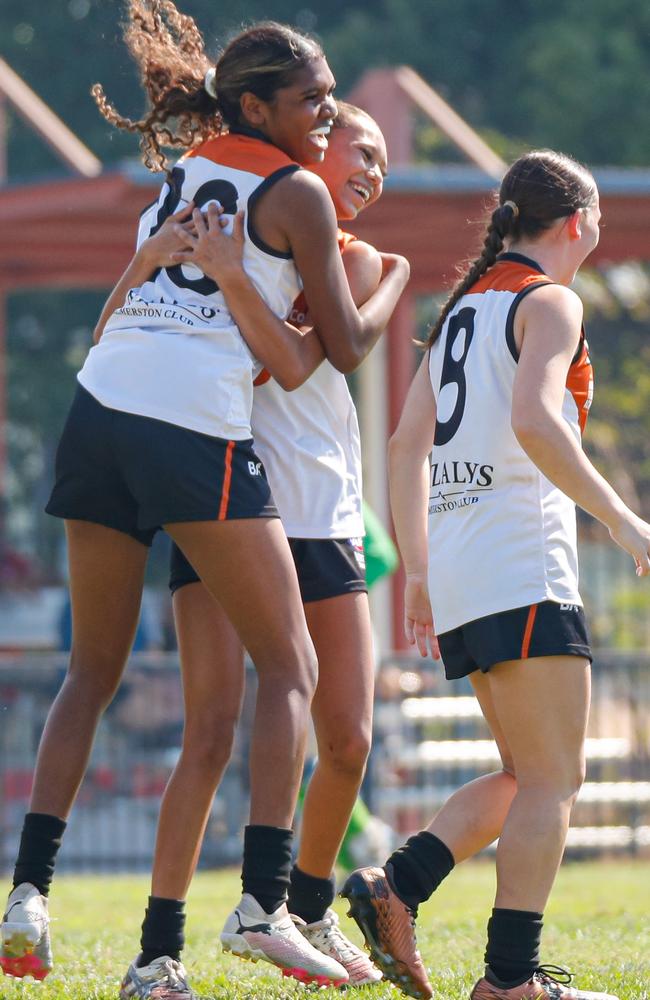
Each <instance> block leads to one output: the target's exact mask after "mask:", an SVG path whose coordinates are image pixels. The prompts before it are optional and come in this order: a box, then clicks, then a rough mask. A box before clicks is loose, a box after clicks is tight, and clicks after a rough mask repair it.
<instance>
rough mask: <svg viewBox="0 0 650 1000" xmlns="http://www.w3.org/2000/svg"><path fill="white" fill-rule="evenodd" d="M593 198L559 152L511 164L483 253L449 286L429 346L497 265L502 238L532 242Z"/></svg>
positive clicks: (590, 182)
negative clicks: (460, 303) (465, 297)
mask: <svg viewBox="0 0 650 1000" xmlns="http://www.w3.org/2000/svg"><path fill="white" fill-rule="evenodd" d="M596 194H597V189H596V182H595V181H594V178H593V177H592V175H591V174H590V173H589V171H588V170H587V168H586V167H583V166H582V164H581V163H578V162H576V160H573V159H572V158H571V157H570V156H566V155H565V154H564V153H555V152H553V150H550V149H540V150H534V151H532V152H530V153H525V154H524V155H523V156H520V157H519V159H518V160H515V162H514V163H513V164H512V166H511V167H510V168H509V170H508V171H507V173H506V175H505V176H504V178H503V180H502V182H501V187H500V189H499V193H498V195H497V196H496V199H495V200H496V206H495V208H494V210H493V211H492V213H491V215H490V219H489V222H488V226H487V230H486V233H485V239H484V242H483V249H482V251H481V253H480V254H479V256H478V257H477V258H476V260H473V261H472V262H471V263H470V264H469V266H468V267H467V269H466V271H465V273H464V274H463V275H462V276H461V277H460V279H459V280H458V282H457V283H456V284H455V285H454V287H453V289H452V291H451V294H450V296H449V298H448V299H447V301H446V302H445V304H444V306H443V307H442V311H441V313H440V316H439V317H438V320H437V322H436V324H435V326H434V327H433V328H432V330H431V333H430V335H429V339H428V346H429V347H430V346H431V345H432V344H434V343H435V342H436V340H437V339H438V337H439V336H440V332H441V330H442V327H443V326H444V323H445V320H446V319H447V316H448V315H449V313H450V312H451V310H452V309H453V308H454V306H455V305H456V303H457V302H458V300H459V299H460V298H461V296H463V295H465V294H466V292H468V291H469V290H470V288H471V287H472V285H475V284H476V282H477V281H478V280H479V278H481V277H482V276H483V275H484V274H485V272H486V271H487V270H488V269H489V268H490V267H492V266H493V265H494V264H495V263H496V260H497V257H498V256H499V254H500V253H501V252H502V250H503V248H504V241H505V240H506V239H511V240H517V239H519V238H521V237H522V236H527V237H528V238H529V239H535V237H537V236H539V235H540V234H541V233H543V232H544V231H545V230H546V229H550V227H551V226H552V225H553V223H554V222H556V221H557V219H560V218H562V217H566V216H569V215H572V214H573V213H574V212H576V211H577V210H578V209H580V208H590V207H591V206H592V205H593V204H594V201H595V199H596Z"/></svg>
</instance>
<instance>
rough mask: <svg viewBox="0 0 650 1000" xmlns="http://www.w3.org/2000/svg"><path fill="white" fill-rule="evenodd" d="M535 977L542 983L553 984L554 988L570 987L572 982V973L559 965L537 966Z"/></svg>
mask: <svg viewBox="0 0 650 1000" xmlns="http://www.w3.org/2000/svg"><path fill="white" fill-rule="evenodd" d="M535 975H536V976H539V977H540V979H541V980H542V982H547V983H553V984H554V985H555V986H570V985H571V983H572V981H573V973H572V972H569V970H568V969H563V968H562V966H561V965H538V966H537V968H536V969H535Z"/></svg>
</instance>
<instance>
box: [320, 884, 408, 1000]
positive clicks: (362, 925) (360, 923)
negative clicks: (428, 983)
mask: <svg viewBox="0 0 650 1000" xmlns="http://www.w3.org/2000/svg"><path fill="white" fill-rule="evenodd" d="M339 895H340V896H342V897H343V899H347V901H348V903H349V904H350V909H349V910H348V917H352V919H353V920H354V922H355V923H356V925H357V927H358V928H359V930H360V931H361V933H362V934H363V937H364V940H365V942H366V947H367V948H368V951H369V952H370V957H371V959H372V960H373V962H374V963H375V965H376V966H377V967H378V968H379V969H380V970H381V972H382V973H383V975H384V978H385V979H388V981H389V982H391V983H393V985H394V986H397V988H398V989H400V990H401V991H402V993H404V994H405V995H406V996H407V997H413V998H414V1000H426V998H425V994H424V993H422V991H421V990H420V988H419V986H418V985H417V984H416V983H415V982H414V981H413V979H412V977H411V976H410V974H409V973H408V972H406V971H402V970H404V968H405V967H404V964H403V963H402V962H397V961H396V960H395V959H394V958H393V957H392V955H389V954H388V953H387V952H385V951H383V950H382V948H381V947H380V945H379V936H378V933H377V914H376V911H375V908H374V906H373V904H372V897H371V895H370V893H369V891H368V886H367V885H366V883H365V882H364V880H363V878H362V877H361V876H360V875H357V874H352V875H350V877H349V878H348V879H347V881H346V882H345V884H344V886H343V888H342V889H341V892H340V893H339Z"/></svg>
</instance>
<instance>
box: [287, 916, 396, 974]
mask: <svg viewBox="0 0 650 1000" xmlns="http://www.w3.org/2000/svg"><path fill="white" fill-rule="evenodd" d="M291 919H292V920H294V921H295V922H296V924H297V926H298V930H299V931H300V933H301V934H302V935H303V937H305V938H307V940H308V941H309V943H310V944H313V946H314V948H316V949H317V951H320V952H321V953H322V954H323V955H329V956H330V958H333V959H335V960H336V961H337V962H338V963H339V965H342V966H343V968H344V969H345V971H346V972H347V974H348V976H349V977H350V986H366V985H368V984H369V983H378V982H380V980H381V979H383V976H382V974H381V972H380V971H379V969H378V968H377V966H375V965H373V964H372V962H371V961H370V959H369V958H368V956H367V955H366V954H365V952H363V951H361V949H360V948H357V946H356V944H352V941H349V940H348V939H347V938H346V936H345V934H344V933H343V931H342V930H341V928H340V927H339V918H338V915H337V914H336V913H335V912H334V910H327V912H326V913H325V916H324V917H323V919H322V920H317V921H315V922H314V923H312V924H306V923H304V922H303V921H302V920H300V918H299V917H294V916H292V918H291Z"/></svg>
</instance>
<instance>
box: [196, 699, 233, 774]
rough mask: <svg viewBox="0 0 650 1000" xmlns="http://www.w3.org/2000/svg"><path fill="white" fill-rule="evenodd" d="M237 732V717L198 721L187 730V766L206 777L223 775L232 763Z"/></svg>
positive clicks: (222, 715) (215, 716)
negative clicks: (229, 763) (227, 765)
mask: <svg viewBox="0 0 650 1000" xmlns="http://www.w3.org/2000/svg"><path fill="white" fill-rule="evenodd" d="M236 728H237V715H236V714H224V713H221V714H212V715H210V716H209V718H205V719H201V720H194V721H193V724H192V725H191V726H186V729H185V734H184V737H183V751H182V756H183V762H184V763H185V764H188V765H190V766H191V767H196V768H197V769H199V770H200V771H202V772H203V773H205V774H215V773H217V772H219V771H220V770H222V769H223V768H224V767H225V766H226V764H227V763H228V761H229V760H230V756H231V754H232V748H233V744H234V742H235V730H236Z"/></svg>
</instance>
